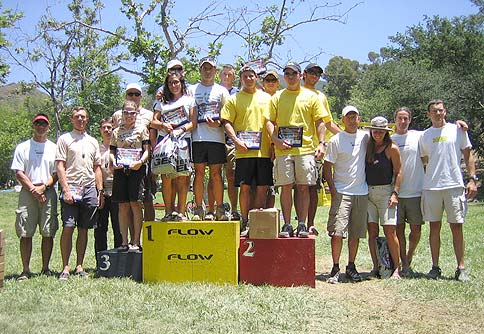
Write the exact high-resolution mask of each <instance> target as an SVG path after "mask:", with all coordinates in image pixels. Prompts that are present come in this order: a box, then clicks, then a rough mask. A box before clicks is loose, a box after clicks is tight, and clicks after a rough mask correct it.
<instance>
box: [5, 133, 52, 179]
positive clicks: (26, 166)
mask: <svg viewBox="0 0 484 334" xmlns="http://www.w3.org/2000/svg"><path fill="white" fill-rule="evenodd" d="M55 152H56V145H55V144H54V143H53V142H51V141H50V140H48V139H47V140H46V141H45V142H44V143H39V142H36V141H35V140H33V139H29V140H26V141H24V142H22V143H20V144H18V145H17V147H16V148H15V152H14V154H13V160H12V165H11V167H10V169H12V170H14V171H17V170H20V171H23V172H24V173H25V175H27V177H28V178H29V179H30V181H31V182H32V183H33V184H45V183H46V182H47V180H48V179H49V177H50V176H51V175H52V174H53V173H54V172H55V170H56V169H55Z"/></svg>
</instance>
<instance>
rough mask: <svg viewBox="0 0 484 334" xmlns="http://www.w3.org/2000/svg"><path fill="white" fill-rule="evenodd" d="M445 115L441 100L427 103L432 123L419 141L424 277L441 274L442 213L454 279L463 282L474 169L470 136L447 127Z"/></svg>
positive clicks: (473, 193) (451, 125)
mask: <svg viewBox="0 0 484 334" xmlns="http://www.w3.org/2000/svg"><path fill="white" fill-rule="evenodd" d="M446 115H447V108H446V107H445V104H444V102H443V101H442V100H432V101H430V102H429V104H428V107H427V116H428V117H429V118H430V120H431V121H432V127H430V128H428V129H427V130H425V131H424V133H423V134H422V137H421V138H420V140H419V149H420V155H421V157H422V161H423V162H424V164H426V168H425V174H424V182H423V188H422V189H423V192H422V212H423V216H424V217H423V218H424V220H427V221H429V222H430V237H429V239H430V253H431V255H432V269H431V270H430V272H429V273H428V275H427V276H428V277H429V278H431V279H437V278H439V277H440V276H441V274H442V272H441V269H440V267H439V255H440V229H441V226H442V215H443V211H444V210H445V212H446V214H447V221H448V223H449V227H450V230H451V232H452V241H453V245H454V253H455V257H456V260H457V269H456V271H455V275H454V278H455V279H456V280H458V281H461V282H466V281H468V280H469V276H468V274H467V272H466V270H465V266H464V235H463V224H464V222H465V214H466V209H467V205H466V196H467V197H471V198H472V197H473V196H475V194H476V193H477V184H476V179H477V177H476V176H475V172H476V168H475V165H474V163H471V160H470V156H471V147H472V145H471V142H470V140H469V136H468V135H467V133H464V132H463V131H460V130H459V129H458V127H457V125H456V124H452V123H448V122H447V121H446V120H445V117H446ZM462 156H463V158H464V162H465V164H466V167H467V172H468V173H469V175H470V179H469V182H468V183H467V185H464V181H463V179H462V172H461V168H460V164H461V157H462Z"/></svg>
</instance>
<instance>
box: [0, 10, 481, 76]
mask: <svg viewBox="0 0 484 334" xmlns="http://www.w3.org/2000/svg"><path fill="white" fill-rule="evenodd" d="M139 1H143V2H145V3H147V2H148V0H138V2H139ZM253 1H254V0H246V1H242V0H237V1H225V2H226V3H228V4H229V5H230V6H232V7H238V6H241V5H242V4H247V3H250V2H253ZM311 1H312V0H306V1H305V3H306V4H307V3H311ZM279 2H280V1H279ZM279 2H278V1H264V2H263V3H264V4H266V3H267V4H268V3H279ZM330 2H331V1H330ZM340 2H341V3H342V5H341V6H338V7H335V8H333V9H328V10H327V11H326V12H325V13H327V14H339V13H342V12H343V11H344V10H345V9H346V8H349V7H351V6H352V5H354V4H358V5H357V6H356V7H355V8H354V9H353V10H351V11H350V13H349V14H348V16H347V22H346V24H341V23H337V22H327V21H324V22H318V23H314V24H309V25H305V26H302V27H300V28H297V29H296V30H293V31H292V32H291V36H288V38H287V39H286V42H285V44H284V45H283V46H281V47H279V48H278V49H277V53H278V59H277V60H278V62H279V63H280V65H283V64H284V63H285V62H286V61H289V60H293V61H303V60H307V59H308V58H309V56H310V55H314V54H318V53H319V52H321V54H320V55H319V56H318V57H317V58H313V59H311V61H314V62H317V63H318V64H319V65H320V66H322V67H323V68H324V67H326V65H327V64H328V62H329V59H330V58H332V57H333V56H342V57H344V58H349V59H353V60H357V61H359V62H360V63H366V62H368V59H367V56H368V53H369V52H370V51H376V52H378V51H379V50H380V48H381V47H384V46H387V45H389V39H388V37H389V36H393V35H395V34H396V33H398V32H400V33H404V32H405V31H406V29H407V27H409V26H412V25H416V24H418V23H420V22H423V19H424V17H425V16H434V15H439V16H441V17H448V18H450V17H453V16H461V15H469V14H473V13H476V12H477V8H476V7H475V6H473V4H472V3H471V2H470V1H468V0H402V1H397V0H362V1H357V0H356V1H348V0H340ZM67 3H68V1H66V0H18V1H13V0H2V4H3V9H5V8H12V9H15V10H18V11H23V12H24V15H25V18H24V19H23V20H22V21H21V25H22V27H23V30H26V31H30V32H32V31H33V27H34V26H35V24H36V23H37V21H38V20H39V17H40V15H41V14H42V13H43V12H44V11H45V9H46V8H47V7H49V8H50V10H51V12H52V14H53V15H54V16H56V17H59V18H60V19H62V18H65V13H66V12H67V10H66V4H67ZM119 3H120V2H119V1H118V0H107V1H105V4H106V9H107V10H105V11H103V17H102V19H103V22H105V23H104V25H107V26H109V25H112V26H115V25H116V24H118V23H119V24H122V23H124V24H125V22H123V21H122V19H123V17H124V14H122V13H120V11H119V7H120V5H119ZM206 3H207V1H192V0H184V1H180V0H179V1H176V5H175V8H174V10H173V15H174V16H175V18H176V19H177V20H178V22H179V23H180V25H181V26H184V24H185V23H186V21H187V20H188V18H189V17H190V16H193V15H195V14H197V13H199V12H200V11H201V10H203V9H204V6H206ZM312 3H321V1H312ZM306 15H307V12H304V11H299V12H298V13H297V14H296V15H295V17H293V18H291V19H294V20H297V19H301V18H303V17H305V16H306ZM152 28H153V30H154V31H155V29H156V26H155V25H154V24H153V26H152ZM9 37H10V38H11V40H14V41H15V40H19V37H18V35H16V33H15V34H12V35H9V34H7V38H9ZM197 42H199V41H197ZM241 48H242V47H241V42H240V40H232V41H227V43H226V44H225V45H224V48H223V49H222V54H221V56H219V57H218V62H219V63H233V62H234V60H235V59H236V56H237V55H238V54H240V53H241ZM203 52H204V51H203V50H202V52H201V54H200V58H202V57H203V56H204V55H205V54H203ZM131 66H134V67H136V66H137V65H136V64H131ZM122 77H123V79H124V80H125V81H127V82H128V81H129V82H136V81H137V80H139V78H137V77H133V76H130V75H125V74H122ZM30 78H31V77H30V76H29V74H28V73H26V72H25V71H22V70H21V69H19V68H16V67H13V68H12V73H11V74H10V75H9V76H8V78H7V81H8V82H17V81H19V80H27V81H28V80H29V79H30Z"/></svg>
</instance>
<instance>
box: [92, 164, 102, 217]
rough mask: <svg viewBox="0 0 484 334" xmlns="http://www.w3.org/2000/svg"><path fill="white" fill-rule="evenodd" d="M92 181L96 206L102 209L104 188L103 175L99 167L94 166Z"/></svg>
mask: <svg viewBox="0 0 484 334" xmlns="http://www.w3.org/2000/svg"><path fill="white" fill-rule="evenodd" d="M94 180H95V182H96V189H97V206H98V208H100V209H102V208H103V207H104V188H103V173H102V170H101V166H100V165H94Z"/></svg>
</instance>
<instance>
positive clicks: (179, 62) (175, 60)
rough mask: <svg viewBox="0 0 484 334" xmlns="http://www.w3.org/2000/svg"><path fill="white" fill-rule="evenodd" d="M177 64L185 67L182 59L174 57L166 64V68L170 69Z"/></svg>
mask: <svg viewBox="0 0 484 334" xmlns="http://www.w3.org/2000/svg"><path fill="white" fill-rule="evenodd" d="M175 66H181V68H182V69H183V64H182V62H181V61H179V60H178V59H172V60H170V61H169V62H168V63H167V64H166V69H167V70H169V69H170V68H173V67H175Z"/></svg>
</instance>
